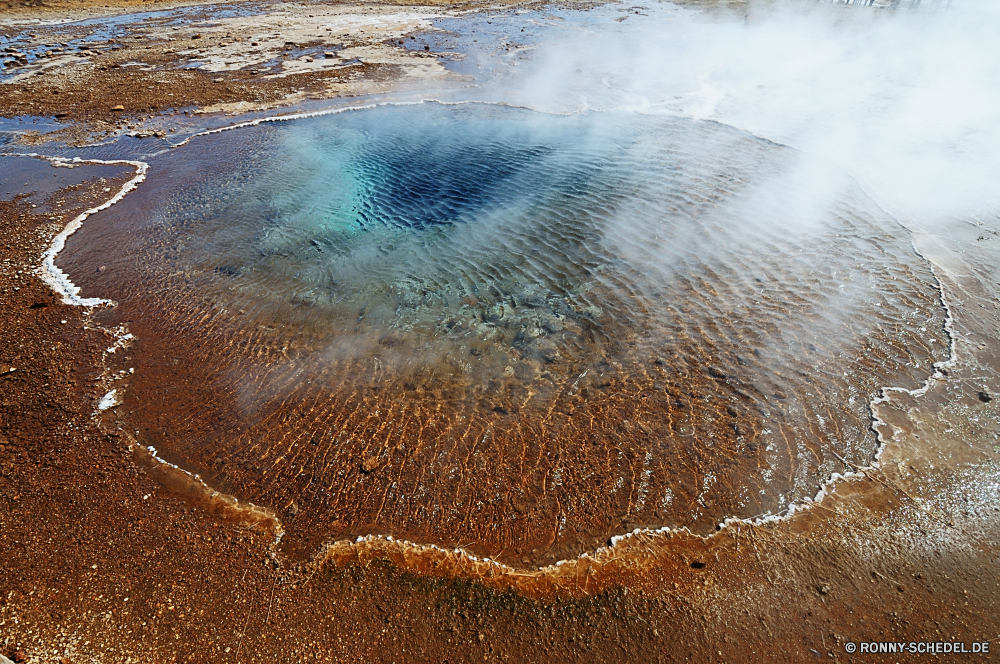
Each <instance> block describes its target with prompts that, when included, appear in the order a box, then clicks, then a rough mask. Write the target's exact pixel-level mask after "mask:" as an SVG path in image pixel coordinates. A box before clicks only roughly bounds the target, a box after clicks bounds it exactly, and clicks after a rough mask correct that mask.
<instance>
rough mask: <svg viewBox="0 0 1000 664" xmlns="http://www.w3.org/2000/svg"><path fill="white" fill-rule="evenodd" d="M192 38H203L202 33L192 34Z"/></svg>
mask: <svg viewBox="0 0 1000 664" xmlns="http://www.w3.org/2000/svg"><path fill="white" fill-rule="evenodd" d="M191 39H201V35H200V34H195V35H191Z"/></svg>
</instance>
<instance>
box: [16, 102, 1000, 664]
mask: <svg viewBox="0 0 1000 664" xmlns="http://www.w3.org/2000/svg"><path fill="white" fill-rule="evenodd" d="M136 89H138V88H136ZM136 108H138V106H136ZM121 177H122V178H127V175H122V176H121ZM112 183H114V181H112ZM106 186H107V183H100V186H98V185H97V184H96V183H95V184H93V185H92V188H91V189H90V190H88V191H87V192H81V191H80V190H78V191H75V192H68V193H71V194H72V195H73V196H79V197H80V198H78V199H75V202H71V201H73V199H71V198H67V199H66V201H67V203H66V204H64V207H65V208H66V210H67V213H66V217H72V215H73V214H74V213H75V211H76V210H81V209H83V208H85V207H88V206H90V205H92V204H93V203H94V202H96V201H97V200H99V198H100V196H101V195H102V192H103V188H104V187H106ZM30 205H31V204H30V203H29V202H28V201H25V200H21V201H19V202H14V203H11V202H6V201H3V202H0V246H2V247H3V252H2V256H0V258H2V260H3V261H5V263H4V274H3V275H0V316H2V317H3V323H2V324H0V343H2V347H3V349H4V350H3V351H2V354H0V405H2V410H0V413H2V420H0V468H2V472H0V652H2V653H3V654H5V655H7V656H9V657H15V658H18V657H17V655H18V653H21V654H23V655H24V656H25V658H26V659H28V661H39V662H41V661H56V660H57V659H58V658H59V657H63V658H65V659H67V660H68V661H73V662H86V661H108V660H115V661H125V660H126V659H128V658H132V659H133V661H136V662H163V661H224V660H225V661H228V658H232V659H233V660H242V659H250V658H257V659H265V658H266V659H272V660H275V661H299V660H306V661H308V659H309V658H316V659H333V660H335V661H336V660H340V659H346V658H349V657H353V658H359V659H362V660H364V661H373V662H374V661H378V662H381V661H386V662H389V661H397V662H399V661H445V660H451V661H471V660H473V659H475V660H477V661H478V660H493V659H497V660H506V661H546V662H547V661H579V660H581V659H583V660H585V661H622V659H623V658H628V659H631V660H635V661H669V660H670V659H683V658H687V659H689V660H690V661H719V660H723V661H746V660H748V659H750V658H755V657H760V656H762V654H763V653H766V658H767V659H768V660H769V661H788V662H799V661H803V660H805V659H807V658H811V657H813V656H816V654H817V653H818V654H819V655H820V656H822V657H827V658H832V659H833V660H834V661H853V660H852V658H850V657H848V656H847V655H846V654H845V651H844V644H845V643H846V642H847V641H860V640H862V639H868V640H905V641H909V640H964V641H966V642H967V643H968V642H971V641H986V640H990V639H991V638H993V637H995V634H994V631H995V625H994V622H995V621H994V617H995V616H996V615H997V612H998V609H1000V607H998V606H997V600H996V593H995V589H996V588H997V587H998V586H997V584H998V582H1000V578H998V573H997V571H996V570H997V568H996V564H995V562H996V559H997V554H998V553H1000V551H998V550H997V549H998V547H997V544H996V533H997V531H998V521H997V514H998V512H997V509H998V508H1000V506H998V505H997V500H996V494H995V492H990V491H989V487H990V486H995V484H996V462H997V458H996V457H997V448H996V445H995V441H996V436H997V434H998V431H1000V429H998V423H997V419H998V415H997V400H996V399H994V401H993V402H992V404H984V403H983V402H982V401H980V400H979V399H978V397H977V394H978V392H979V391H981V390H983V389H985V388H986V386H987V385H995V384H996V377H997V368H996V366H995V358H996V356H997V355H996V352H995V349H996V337H995V327H992V325H993V322H992V321H993V320H994V319H993V318H992V317H991V316H992V315H991V314H989V313H987V314H984V315H982V316H976V315H974V314H973V313H971V312H972V310H973V309H974V308H976V307H981V308H982V309H983V310H984V311H987V312H991V311H992V310H991V309H990V307H994V308H995V304H994V298H993V297H992V295H990V294H989V293H984V292H982V289H981V288H979V287H977V286H976V284H975V283H974V281H975V280H974V279H972V278H966V281H965V282H963V281H962V280H959V279H955V278H950V277H949V276H948V275H945V277H944V282H945V285H946V288H948V289H951V291H950V292H952V293H954V294H957V297H958V298H959V299H961V300H962V301H963V305H962V306H963V311H961V312H959V316H958V319H959V323H960V324H959V327H960V334H961V337H962V339H961V341H960V343H959V351H960V352H961V353H962V361H961V362H960V363H959V366H958V367H956V368H955V369H954V370H952V371H950V372H949V374H948V375H947V376H945V377H943V378H941V379H939V380H935V381H932V389H931V390H930V392H929V393H928V394H927V395H926V396H924V397H912V396H909V395H905V394H894V395H893V399H892V400H891V401H890V402H888V403H886V404H882V405H881V406H879V407H878V414H879V416H880V417H881V418H882V419H883V420H884V421H885V422H886V424H885V425H884V426H883V427H882V429H883V432H884V433H885V435H886V436H887V438H888V448H887V450H886V453H885V454H884V455H883V459H882V464H881V469H879V470H876V471H872V472H871V473H869V475H870V476H869V477H866V478H861V479H856V480H852V481H850V482H846V483H841V484H839V485H838V487H837V488H836V490H835V491H834V493H833V495H832V496H831V497H829V498H827V499H826V500H824V502H823V503H822V504H821V505H819V506H817V507H816V508H813V509H811V510H809V511H807V512H803V513H799V514H798V515H796V517H795V518H794V519H792V520H790V521H786V522H780V523H770V524H764V525H761V526H757V527H750V526H746V527H744V526H739V525H737V526H734V527H733V528H734V529H735V532H734V530H733V528H730V529H727V530H726V531H725V532H722V533H720V534H719V535H717V536H715V537H712V538H710V539H703V538H699V537H693V536H691V535H687V534H684V533H672V534H662V535H642V536H640V537H637V538H634V539H630V540H626V541H624V542H621V543H620V544H619V545H618V546H616V547H615V548H614V549H613V550H611V551H608V552H606V553H602V554H601V555H600V556H599V557H597V558H596V559H594V560H588V559H586V558H584V559H581V560H580V561H578V562H574V563H572V564H567V565H560V566H559V567H557V568H552V569H547V570H544V571H538V570H531V571H525V570H519V571H516V572H515V573H506V574H503V573H498V571H497V569H498V568H497V566H496V565H491V564H489V563H483V562H482V561H474V560H472V559H471V558H470V557H469V556H468V555H466V554H464V553H455V552H451V551H435V550H430V551H427V550H425V549H422V547H421V546H420V545H417V546H413V547H411V546H409V545H407V544H405V543H403V544H400V543H391V542H388V541H386V540H383V539H376V540H372V541H368V542H366V543H362V544H360V545H359V544H357V543H350V542H345V541H341V542H338V543H336V544H334V546H333V547H332V548H331V549H329V550H327V551H325V556H320V557H318V558H317V559H315V560H313V561H310V562H309V563H307V564H303V565H295V566H292V565H291V563H290V562H289V561H287V560H283V559H282V558H281V557H280V556H278V557H277V558H275V557H274V554H275V551H274V548H273V543H274V531H275V528H274V527H271V526H268V525H267V524H260V525H262V526H263V528H261V527H260V526H254V525H253V523H252V520H249V521H248V520H246V519H243V518H242V517H236V518H232V517H233V514H232V513H229V514H226V513H225V510H222V511H218V510H219V507H218V503H217V502H216V501H212V500H209V501H206V500H205V498H206V497H207V496H210V492H208V491H206V490H205V488H204V487H202V486H201V485H199V484H198V483H197V482H193V481H192V480H191V478H190V477H189V476H187V475H184V474H183V473H175V472H171V471H170V470H169V468H166V467H164V466H163V465H162V464H159V463H151V462H150V459H149V457H148V455H146V454H145V453H144V452H142V451H141V450H136V449H135V446H134V445H133V444H132V443H131V442H130V441H129V438H128V436H127V435H126V432H122V431H117V430H116V427H117V426H118V423H117V421H115V420H114V419H113V417H111V416H110V414H109V417H108V418H107V420H106V421H105V422H104V423H103V424H102V425H101V426H98V423H97V422H96V421H95V420H93V419H91V414H92V412H93V410H94V404H95V402H96V400H97V399H99V398H100V396H101V390H99V389H98V387H99V385H103V383H100V382H99V381H100V380H101V377H102V376H104V375H106V373H107V372H108V371H109V370H119V369H120V368H127V367H128V366H130V365H129V363H128V357H129V356H128V355H121V356H116V357H115V358H113V359H115V360H117V363H116V364H114V365H113V366H112V367H108V366H105V364H104V363H103V360H102V355H103V350H104V349H105V348H106V347H107V346H108V345H109V343H110V339H109V337H108V336H107V335H106V334H104V333H103V332H101V331H100V329H95V327H94V325H93V324H92V319H90V318H88V317H87V316H85V315H84V312H82V311H81V310H79V309H76V308H71V307H66V306H65V305H62V304H60V303H59V302H57V300H56V298H54V297H53V295H52V293H51V292H50V291H49V290H48V288H47V287H46V286H45V285H44V284H42V283H41V282H40V281H39V280H38V279H37V278H36V277H34V276H33V274H32V272H31V271H32V270H33V269H34V267H35V266H36V265H37V258H38V255H39V254H40V253H41V251H42V250H43V249H44V248H45V246H47V238H49V237H51V235H52V234H54V233H55V232H57V231H58V228H57V224H56V223H55V222H51V221H49V219H50V218H51V217H52V214H51V213H49V212H46V213H45V214H37V213H36V212H37V209H36V208H31V207H30ZM53 207H56V206H55V205H54V203H53V205H47V206H45V208H46V209H47V210H48V209H51V208H53ZM974 240H975V238H973V239H972V242H973V244H972V245H971V246H973V247H974V246H975V244H974ZM18 271H20V272H22V274H20V275H17V272H18ZM14 288H19V289H20V290H18V291H14V290H13V289H14ZM39 304H45V305H46V306H44V307H36V308H32V307H33V306H34V305H39ZM965 309H967V310H968V311H969V312H970V313H969V314H968V315H967V316H963V315H962V314H964V313H965ZM99 316H100V314H99ZM61 320H66V321H67V323H66V324H62V323H61V322H60V321H61ZM148 339H152V337H149V338H148ZM119 358H120V359H119ZM8 365H10V366H13V367H16V369H15V371H13V372H10V371H8V369H9V368H10V366H8ZM74 368H75V369H76V371H74V370H73V369H74ZM74 383H75V384H74ZM125 421H127V418H126V420H125ZM123 424H124V422H123ZM363 464H364V460H359V465H363ZM984 485H985V486H986V489H985V490H984V488H983V487H984ZM213 510H217V511H215V512H213ZM224 517H225V518H224ZM285 518H287V516H286V517H285ZM361 534H364V533H361ZM126 597H127V598H128V599H127V601H126V600H125V598H126ZM997 647H998V646H997V644H996V642H995V641H994V642H993V643H991V650H996V649H997ZM227 649H228V650H227ZM57 655H58V657H57ZM18 659H19V658H18ZM872 659H874V658H871V657H870V656H861V655H859V656H858V657H857V661H872ZM896 659H899V658H896ZM886 661H889V660H886ZM892 661H895V660H892Z"/></svg>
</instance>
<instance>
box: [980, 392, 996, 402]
mask: <svg viewBox="0 0 1000 664" xmlns="http://www.w3.org/2000/svg"><path fill="white" fill-rule="evenodd" d="M979 400H980V401H982V402H983V403H989V402H991V401H993V395H991V394H990V393H989V392H987V391H986V390H983V391H982V392H980V393H979Z"/></svg>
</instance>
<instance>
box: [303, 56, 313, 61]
mask: <svg viewBox="0 0 1000 664" xmlns="http://www.w3.org/2000/svg"><path fill="white" fill-rule="evenodd" d="M305 61H306V62H312V61H313V59H312V58H310V57H308V56H306V58H305Z"/></svg>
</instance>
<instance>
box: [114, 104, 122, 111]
mask: <svg viewBox="0 0 1000 664" xmlns="http://www.w3.org/2000/svg"><path fill="white" fill-rule="evenodd" d="M111 110H112V111H124V110H125V107H124V106H122V105H121V104H118V105H117V106H112V107H111Z"/></svg>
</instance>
